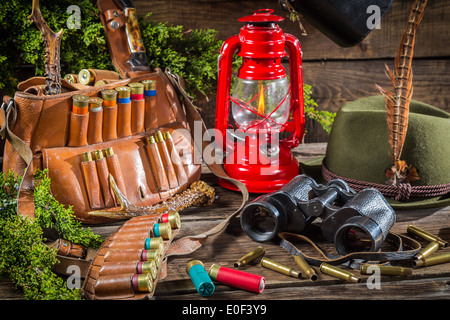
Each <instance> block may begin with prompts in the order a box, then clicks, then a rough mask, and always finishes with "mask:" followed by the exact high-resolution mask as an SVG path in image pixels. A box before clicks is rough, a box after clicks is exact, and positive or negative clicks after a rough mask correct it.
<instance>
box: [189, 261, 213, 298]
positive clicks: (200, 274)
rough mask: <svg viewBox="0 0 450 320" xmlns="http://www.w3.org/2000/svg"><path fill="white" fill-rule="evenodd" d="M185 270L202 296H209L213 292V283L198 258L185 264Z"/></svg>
mask: <svg viewBox="0 0 450 320" xmlns="http://www.w3.org/2000/svg"><path fill="white" fill-rule="evenodd" d="M186 272H187V274H188V275H189V277H190V278H191V280H192V283H193V284H194V286H195V289H197V292H198V293H200V295H201V296H202V297H209V296H210V295H212V294H213V293H214V290H215V287H214V283H213V282H212V280H211V278H210V277H209V275H208V273H207V272H206V270H205V267H204V266H203V263H202V262H201V261H200V260H192V261H190V262H189V263H188V264H187V266H186Z"/></svg>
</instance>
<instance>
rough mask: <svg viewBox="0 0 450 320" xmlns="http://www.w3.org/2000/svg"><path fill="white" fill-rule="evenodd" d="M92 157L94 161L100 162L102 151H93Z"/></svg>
mask: <svg viewBox="0 0 450 320" xmlns="http://www.w3.org/2000/svg"><path fill="white" fill-rule="evenodd" d="M94 157H95V160H100V159H102V158H103V151H102V150H95V151H94Z"/></svg>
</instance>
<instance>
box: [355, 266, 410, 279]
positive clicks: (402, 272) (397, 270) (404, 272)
mask: <svg viewBox="0 0 450 320" xmlns="http://www.w3.org/2000/svg"><path fill="white" fill-rule="evenodd" d="M370 266H376V267H377V268H378V269H379V270H380V275H382V276H409V275H411V274H412V269H411V268H404V267H398V266H382V265H372V264H369V263H363V264H361V266H360V269H359V271H360V273H361V274H364V275H370V274H372V273H371V272H369V271H368V269H369V267H370Z"/></svg>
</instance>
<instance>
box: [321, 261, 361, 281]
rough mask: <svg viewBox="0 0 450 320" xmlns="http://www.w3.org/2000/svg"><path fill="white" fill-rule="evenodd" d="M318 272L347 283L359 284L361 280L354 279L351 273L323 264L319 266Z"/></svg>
mask: <svg viewBox="0 0 450 320" xmlns="http://www.w3.org/2000/svg"><path fill="white" fill-rule="evenodd" d="M320 272H322V273H325V274H327V275H329V276H332V277H335V278H338V279H341V280H345V281H347V282H352V283H359V282H361V278H358V277H356V276H355V275H354V274H353V273H351V272H348V271H346V270H342V269H340V268H337V267H335V266H332V265H330V264H328V263H325V262H324V263H322V264H321V265H320Z"/></svg>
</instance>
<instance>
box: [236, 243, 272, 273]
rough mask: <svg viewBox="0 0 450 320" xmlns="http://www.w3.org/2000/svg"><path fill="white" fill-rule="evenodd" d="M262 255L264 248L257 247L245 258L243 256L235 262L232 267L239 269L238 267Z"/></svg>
mask: <svg viewBox="0 0 450 320" xmlns="http://www.w3.org/2000/svg"><path fill="white" fill-rule="evenodd" d="M264 253H265V250H264V248H263V247H261V246H259V247H257V248H256V249H255V250H253V251H252V252H249V253H247V254H246V255H245V256H243V257H242V258H240V259H239V260H238V261H237V262H235V263H234V267H235V268H239V267H242V266H245V265H246V264H248V263H250V262H251V261H253V260H255V259H257V258H259V257H261V256H262V255H264Z"/></svg>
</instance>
